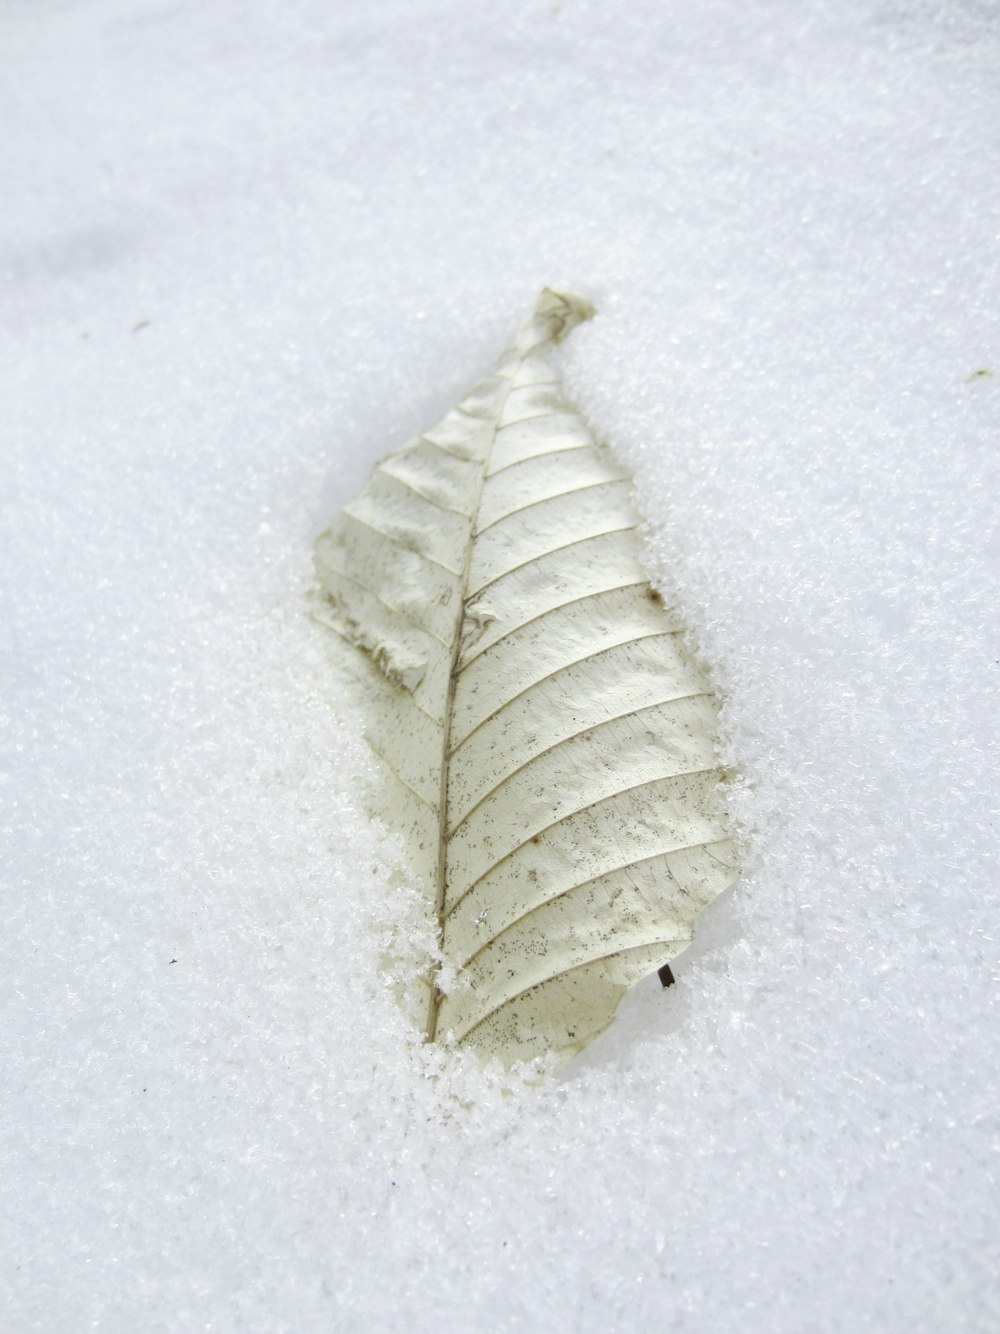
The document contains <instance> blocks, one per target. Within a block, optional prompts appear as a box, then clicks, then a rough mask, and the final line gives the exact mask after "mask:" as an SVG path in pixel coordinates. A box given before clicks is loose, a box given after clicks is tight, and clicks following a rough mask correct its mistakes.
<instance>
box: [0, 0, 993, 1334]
mask: <svg viewBox="0 0 1000 1334" xmlns="http://www.w3.org/2000/svg"><path fill="white" fill-rule="evenodd" d="M998 66H1000V15H998V11H997V9H996V7H995V6H994V5H992V4H990V3H975V0H955V3H953V4H951V5H949V6H940V5H937V4H934V3H930V2H927V3H924V2H921V3H907V4H899V3H892V2H891V0H884V2H883V3H880V2H879V0H848V2H847V3H841V4H832V3H829V4H827V3H820V2H819V0H803V3H800V4H797V5H785V4H779V3H763V2H762V0H754V3H738V0H710V2H709V3H706V4H703V5H698V6H693V5H686V4H681V3H679V0H667V2H666V3H663V0H657V2H656V3H654V2H653V0H649V2H648V3H647V0H633V2H632V3H629V4H628V5H623V6H612V5H602V4H599V3H596V0H594V2H593V3H584V0H562V2H561V3H556V4H553V3H551V2H550V0H544V2H538V0H531V2H530V3H529V0H512V2H511V3H509V4H507V5H493V4H486V3H480V2H479V0H476V2H475V3H470V2H469V0H466V3H464V4H458V3H440V2H435V0H420V3H418V4H413V3H411V4H408V5H403V4H397V3H393V2H392V0H386V3H383V4H380V5H377V6H371V7H369V8H366V9H361V8H360V7H357V8H354V7H348V6H331V5H325V4H321V3H319V0H296V2H295V3H293V4H288V5H278V4H275V3H264V0H249V3H248V2H247V0H244V3H242V4H236V3H234V2H233V0H211V2H210V3H202V4H195V3H193V0H175V2H174V3H152V2H151V0H130V2H129V3H124V0H32V3H30V4H29V3H25V2H24V0H12V3H9V4H7V5H6V6H5V7H4V8H3V11H2V13H0V116H2V122H3V124H4V126H5V129H6V133H5V134H4V135H3V137H2V140H0V180H2V181H3V183H4V208H3V210H2V213H0V366H2V370H0V393H2V400H0V401H2V403H3V426H2V428H0V429H2V447H0V449H2V452H0V463H2V471H0V478H2V487H3V491H2V497H3V500H2V503H3V514H4V519H3V524H2V526H0V589H2V598H3V627H4V637H3V647H2V656H0V663H2V672H3V693H2V699H3V707H4V714H5V731H4V733H3V737H4V739H3V741H2V746H3V761H2V769H0V772H2V774H3V793H4V812H3V818H2V822H0V827H2V828H3V831H4V845H5V846H4V853H3V861H2V864H3V867H4V880H3V884H4V900H5V908H4V916H5V931H4V953H5V957H4V960H3V966H2V969H0V989H2V1000H0V1015H2V1019H0V1032H2V1035H3V1052H4V1080H3V1086H2V1094H0V1099H2V1103H0V1106H2V1112H0V1126H2V1127H3V1134H2V1148H0V1192H2V1198H3V1205H2V1208H0V1218H2V1219H3V1220H4V1221H3V1224H2V1226H0V1239H2V1246H0V1255H2V1260H0V1266H2V1282H0V1293H2V1294H3V1295H2V1296H0V1310H2V1312H3V1315H2V1323H3V1326H4V1328H5V1329H6V1330H10V1331H12V1332H13V1334H17V1332H18V1331H25V1330H44V1331H50V1330H51V1331H57V1330H58V1331H63V1330H71V1329H73V1330H75V1329H87V1328H93V1329H100V1330H102V1331H115V1332H117V1331H134V1330H138V1329H141V1330H144V1331H166V1330H170V1331H172V1330H191V1329H204V1330H208V1329H212V1330H225V1331H228V1330H260V1331H276V1330H288V1331H311V1330H326V1329H331V1328H337V1329H340V1328H343V1329H355V1328H371V1329H376V1330H397V1329H398V1330H403V1329H405V1330H407V1331H422V1330H442V1329H445V1330H452V1329H454V1330H463V1331H465V1330H473V1331H477V1330H484V1331H485V1330H490V1331H495V1330H501V1331H502V1330H525V1329H545V1330H582V1331H589V1330H595V1331H596V1330H607V1329H611V1330H633V1329H648V1328H654V1327H655V1328H663V1329H667V1330H689V1331H694V1330H709V1329H710V1330H713V1331H728V1330H734V1331H735V1330H747V1329H750V1330H768V1331H777V1332H781V1331H789V1332H792V1331H801V1330H803V1329H809V1330H848V1329H849V1330H852V1331H855V1330H862V1331H865V1330H887V1331H894V1330H901V1329H906V1330H908V1331H913V1332H917V1331H922V1330H926V1331H938V1330H941V1329H948V1330H949V1331H963V1330H987V1329H993V1328H996V1327H997V1324H998V1323H1000V1291H998V1283H997V1277H996V1275H997V1270H998V1264H1000V1247H998V1245H997V1240H996V1238H997V1225H996V1215H997V1185H998V1183H997V1166H996V1164H997V1149H998V1144H1000V1135H998V1114H997V1110H996V1109H997V1106H998V1103H1000V1098H998V1089H997V1083H998V1080H997V1070H998V1068H1000V1027H998V1024H997V1015H996V996H997V992H996V986H997V947H996V940H997V908H996V900H997V882H998V877H997V873H996V861H995V842H996V822H995V794H996V772H995V756H996V745H997V739H998V738H997V734H996V717H997V712H996V693H997V686H996V683H997V672H998V665H997V664H998V657H997V648H996V637H995V620H996V595H995V591H994V589H995V579H996V566H997V557H998V553H1000V540H998V534H997V529H996V517H995V511H996V495H997V487H998V481H1000V479H998V476H997V473H998V471H1000V455H998V451H997V448H996V439H997V427H998V418H1000V397H998V395H1000V374H993V375H976V374H975V373H976V372H978V371H981V370H992V371H993V372H1000V365H998V360H1000V352H998V324H1000V320H998V309H1000V304H998V285H997V253H998V251H997V240H998V216H1000V212H998V210H1000V187H998V185H997V181H998V180H1000V173H998V171H997V152H996V147H997V145H996V131H997V125H998V123H1000V122H998V109H1000V108H998V102H1000V96H998V93H997V88H998V86H1000V84H998V80H997V75H998ZM545 283H550V284H555V285H559V284H563V285H567V286H570V287H573V288H577V289H580V290H582V291H584V292H585V293H586V294H587V295H588V296H590V297H591V298H592V299H593V300H594V301H595V303H596V304H597V306H598V310H599V314H598V318H597V319H595V320H594V321H593V322H592V323H591V324H589V325H587V326H585V327H583V328H581V329H579V330H578V331H577V332H576V333H575V334H574V335H573V337H572V339H571V340H570V341H569V342H568V343H567V344H566V345H565V347H564V349H563V350H562V351H561V353H560V356H561V361H562V365H563V369H564V373H565V375H566V379H567V384H568V386H569V388H570V390H571V392H572V393H573V394H574V395H575V397H576V398H577V400H578V401H579V402H580V404H581V406H582V407H583V408H584V409H585V410H586V411H587V413H588V414H589V416H590V418H591V420H592V421H593V422H594V424H595V426H596V427H597V428H598V430H599V431H600V432H601V433H603V434H605V435H607V436H608V437H609V438H611V439H613V440H614V442H615V445H616V447H617V448H618V450H619V451H620V453H621V454H622V456H623V457H626V458H627V459H628V460H629V462H630V463H631V464H632V465H633V467H634V468H635V470H636V475H637V479H638V482H639V490H640V495H641V498H642V503H643V505H644V509H645V513H646V514H647V516H648V520H649V536H650V550H651V557H652V559H653V561H654V563H655V564H656V566H657V569H658V570H659V572H660V575H661V577H662V579H663V581H664V584H665V585H666V587H667V588H668V589H669V590H670V591H671V593H672V594H673V595H674V596H675V597H677V598H678V599H679V600H680V602H681V603H682V605H683V606H684V607H685V609H686V612H687V615H688V618H689V620H690V623H691V626H692V632H693V635H694V638H695V640H696V642H697V644H698V646H699V648H700V650H701V652H702V653H703V655H704V657H705V659H706V660H707V661H708V662H709V663H710V665H711V667H712V669H713V672H714V674H715V677H716V679H717V681H718V683H719V686H720V689H721V690H722V691H723V693H724V696H725V700H726V704H725V710H724V727H725V736H724V746H725V754H726V758H727V760H728V761H729V762H730V763H731V764H732V765H733V766H734V768H735V769H736V770H737V771H738V774H739V778H738V781H737V784H736V787H735V790H734V795H733V809H734V813H735V815H736V816H737V818H738V819H739V821H740V822H741V826H742V829H743V830H744V838H745V842H746V847H747V851H746V856H745V866H746V869H745V874H744V877H743V879H742V881H741V882H740V884H739V885H738V886H737V887H736V889H735V891H734V892H732V893H730V894H727V896H726V898H725V901H724V902H722V903H720V904H718V905H716V906H715V907H714V908H713V909H712V910H711V912H710V915H709V920H708V921H707V922H706V925H705V929H704V931H703V932H702V933H701V940H700V941H699V943H698V944H697V945H696V947H695V949H694V950H693V951H692V952H691V954H690V955H689V956H688V958H687V959H686V960H685V961H684V963H683V964H682V965H680V966H678V968H677V970H676V971H677V973H678V979H679V980H678V984H677V986H676V987H675V988H674V989H673V990H672V991H671V992H669V993H666V994H663V993H661V992H660V991H659V989H658V986H657V985H656V982H655V979H653V980H652V982H651V984H650V985H644V986H643V987H641V988H639V989H638V991H637V992H636V993H635V994H634V996H633V998H632V999H631V1001H630V1003H629V1004H628V1005H627V1007H626V1009H625V1011H624V1013H623V1014H622V1016H621V1019H620V1021H619V1023H618V1024H617V1025H616V1026H615V1027H614V1028H613V1029H612V1030H611V1031H610V1032H609V1033H607V1034H606V1035H605V1036H604V1037H602V1038H601V1039H600V1040H599V1041H598V1042H597V1043H596V1044H594V1046H593V1047H592V1048H591V1049H590V1051H589V1052H588V1053H587V1054H586V1056H585V1057H584V1058H583V1059H581V1060H580V1061H579V1062H578V1063H577V1064H576V1065H574V1066H572V1067H570V1068H569V1070H568V1071H567V1072H566V1074H565V1075H564V1076H563V1077H561V1078H560V1079H558V1080H554V1081H550V1082H548V1083H546V1084H543V1085H542V1086H540V1087H537V1088H528V1089H524V1088H520V1087H515V1088H514V1089H513V1090H512V1091H506V1090H505V1088H504V1081H503V1080H502V1079H501V1078H500V1077H499V1076H496V1075H493V1074H491V1073H490V1072H482V1071H481V1070H479V1068H478V1067H477V1066H476V1064H475V1062H474V1061H469V1060H466V1061H463V1060H460V1059H446V1058H443V1057H440V1056H438V1055H436V1054H435V1053H433V1052H428V1051H426V1050H421V1049H419V1048H417V1047H415V1046H414V1045H413V1044H412V1042H411V1041H410V1039H409V1036H408V1034H407V1032H406V1030H405V1026H404V1024H403V1022H402V1020H401V1019H400V1017H399V1015H398V1012H397V1010H396V1009H395V1007H394V1004H393V1000H392V996H391V995H390V994H389V992H388V989H387V988H386V987H385V986H384V984H383V983H382V980H381V975H380V973H379V966H378V960H379V956H380V952H381V949H382V946H383V944H384V941H385V939H386V938H387V937H389V936H390V935H392V934H395V935H397V936H399V935H403V936H405V935H406V933H407V932H408V931H410V930H411V929H413V924H414V922H415V920H416V918H415V913H414V905H413V899H412V895H411V894H409V893H408V892H407V890H406V889H405V887H403V888H400V887H398V886H396V885H395V883H394V882H395V881H396V880H398V875H397V873H395V872H394V871H393V868H392V859H393V848H392V846H391V844H388V843H386V842H385V841H384V840H382V838H381V836H380V835H379V833H378V831H377V830H375V829H373V828H372V827H371V826H370V825H369V824H368V822H367V821H366V820H365V819H364V816H363V814H362V811H361V807H360V803H359V799H358V796H357V787H356V782H355V775H357V774H358V773H359V772H361V771H362V770H363V769H364V766H365V764H366V763H367V761H366V757H365V751H364V745H363V742H362V741H361V739H360V730H359V722H358V720H357V719H356V718H355V717H354V716H353V715H352V714H351V712H350V711H349V710H348V709H347V708H346V707H345V699H344V696H343V695H342V693H341V690H340V687H339V686H338V684H337V683H336V681H335V680H334V679H332V678H331V677H330V675H329V672H328V670H327V662H326V658H325V655H324V649H323V643H322V638H321V636H320V635H319V633H318V632H317V630H316V627H315V626H314V625H313V624H312V623H311V622H310V620H309V618H308V616H307V614H306V612H307V607H308V599H307V590H308V588H309V585H310V580H311V571H310V548H311V543H312V541H313V539H314V537H315V536H316V534H317V533H318V532H319V531H320V529H321V528H322V527H324V526H325V524H326V523H327V522H328V521H329V519H330V518H331V517H332V515H333V514H334V513H335V512H336V510H337V509H338V508H339V507H340V506H341V505H342V504H343V503H345V502H346V501H347V500H348V499H349V498H350V497H351V496H352V495H353V494H354V493H355V492H356V491H357V490H358V489H359V487H360V485H361V484H362V482H363V479H364V477H365V476H366V475H367V472H368V470H369V468H370V467H371V464H372V462H373V461H374V460H375V458H376V457H378V456H379V455H381V454H382V453H384V452H386V451H387V450H388V449H390V448H392V447H394V446H395V445H397V444H399V443H401V442H402V441H403V440H404V439H405V438H407V436H409V435H412V434H413V433H414V432H415V431H417V430H419V429H420V427H422V426H424V425H427V424H428V423H430V422H431V421H433V420H434V419H435V418H436V416H438V415H440V414H441V413H442V412H443V411H445V410H446V409H447V408H448V407H449V406H451V404H452V402H453V401H454V400H455V399H457V398H458V397H459V396H460V394H461V393H462V391H463V390H464V389H466V388H467V387H468V386H469V385H470V384H471V383H472V382H473V381H474V380H475V379H476V378H477V377H478V376H479V375H480V374H482V373H484V372H485V371H487V370H488V369H489V367H490V365H491V363H492V361H493V359H494V357H495V356H496V355H498V354H499V352H500V351H501V350H502V348H503V347H504V346H505V345H506V342H507V341H508V340H509V337H510V335H511V334H512V333H513V331H514V329H515V328H516V326H517V323H518V322H519V320H520V319H521V318H522V316H523V315H524V313H525V312H526V311H527V310H528V309H529V308H530V306H531V303H532V302H533V300H534V297H535V295H536V293H537V290H538V289H539V288H540V287H541V286H542V285H544V284H545Z"/></svg>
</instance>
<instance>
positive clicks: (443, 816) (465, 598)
mask: <svg viewBox="0 0 1000 1334" xmlns="http://www.w3.org/2000/svg"><path fill="white" fill-rule="evenodd" d="M516 379H517V368H516V367H515V369H514V370H513V372H512V374H511V375H510V377H509V378H508V380H507V387H506V390H505V392H504V395H503V397H502V399H501V400H500V403H499V404H498V406H497V408H496V410H495V412H494V414H493V421H492V430H491V432H490V443H489V448H488V449H487V450H486V452H485V454H484V455H483V461H482V467H481V469H480V473H479V494H478V495H477V497H476V504H475V508H474V509H473V510H472V512H471V513H470V515H469V535H468V537H467V539H466V543H465V561H464V564H463V567H462V572H461V575H460V576H459V585H458V592H459V599H458V614H457V616H456V620H455V630H454V639H453V642H452V645H451V667H450V669H449V672H448V690H447V693H446V695H445V703H444V725H443V727H442V728H441V790H440V796H439V798H438V878H437V901H436V904H435V909H434V913H435V919H436V921H437V929H438V944H439V948H443V946H444V928H445V911H444V909H445V902H446V900H447V891H448V884H447V879H448V838H449V835H448V779H449V774H450V769H451V725H452V719H453V718H454V716H455V689H456V687H457V685H458V678H459V675H460V671H461V669H460V667H459V663H460V661H461V657H462V639H463V635H462V630H463V627H464V625H465V612H466V607H467V605H468V602H469V595H468V589H469V575H470V572H471V569H472V553H473V549H474V547H475V544H476V539H477V537H478V534H477V532H476V529H477V528H478V526H479V513H480V510H481V509H482V507H483V493H484V491H485V490H486V470H487V468H488V467H489V462H490V457H491V455H492V453H493V446H494V445H495V444H496V438H497V431H498V430H499V428H500V418H501V417H502V416H503V411H504V408H505V407H506V406H507V400H508V398H509V397H510V393H511V390H512V389H513V387H514V381H515V380H516ZM440 971H441V969H440V965H439V964H438V965H435V967H434V969H433V971H432V974H431V995H430V1008H429V1013H428V1016H427V1040H428V1041H429V1042H433V1041H434V1039H435V1037H436V1036H437V1021H438V1014H439V1012H440V1009H441V1000H442V994H441V991H440V990H439V988H438V985H437V980H438V976H439V974H440Z"/></svg>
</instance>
